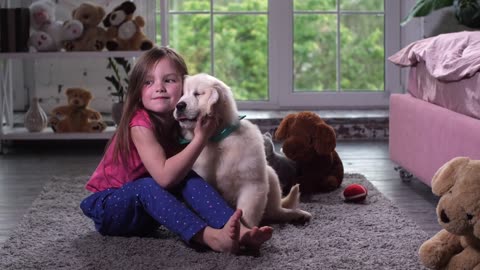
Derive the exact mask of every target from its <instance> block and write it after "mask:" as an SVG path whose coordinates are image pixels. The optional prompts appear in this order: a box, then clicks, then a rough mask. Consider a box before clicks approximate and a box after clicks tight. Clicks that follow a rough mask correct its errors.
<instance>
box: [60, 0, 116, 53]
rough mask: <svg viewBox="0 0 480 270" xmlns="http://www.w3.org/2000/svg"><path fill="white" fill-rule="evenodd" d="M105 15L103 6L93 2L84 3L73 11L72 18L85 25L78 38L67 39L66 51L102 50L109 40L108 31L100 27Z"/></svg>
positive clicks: (65, 43)
mask: <svg viewBox="0 0 480 270" xmlns="http://www.w3.org/2000/svg"><path fill="white" fill-rule="evenodd" d="M104 16H105V9H103V7H102V6H99V5H96V4H92V3H82V4H80V5H79V6H78V7H77V8H75V9H74V10H73V11H72V19H74V20H78V21H80V22H81V23H82V25H83V33H82V35H81V36H79V37H78V38H77V39H74V40H70V41H66V42H64V44H63V47H64V48H65V50H66V51H101V50H103V49H104V48H105V44H106V42H107V32H106V31H105V29H103V28H102V27H100V26H99V25H100V23H101V22H102V20H103V17H104Z"/></svg>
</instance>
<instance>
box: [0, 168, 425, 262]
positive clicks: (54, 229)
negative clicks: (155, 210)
mask: <svg viewBox="0 0 480 270" xmlns="http://www.w3.org/2000/svg"><path fill="white" fill-rule="evenodd" d="M86 181H87V177H86V176H85V177H77V178H73V179H72V178H58V177H57V178H54V179H52V180H51V181H50V182H48V183H47V184H46V186H45V187H44V189H43V191H42V192H41V194H40V195H39V197H38V198H37V199H36V200H35V201H34V202H33V205H32V207H31V209H29V211H28V212H27V214H25V216H24V217H23V219H22V221H21V222H20V224H19V226H18V227H17V228H16V229H15V230H14V231H13V232H12V234H11V236H10V237H9V239H8V240H6V242H5V243H4V244H3V247H2V248H1V250H0V269H222V270H223V269H375V270H377V269H423V268H422V267H421V266H420V264H419V261H418V256H417V250H418V247H419V246H420V245H421V243H423V242H424V241H425V240H426V239H427V238H428V236H427V234H426V233H425V232H424V231H421V230H420V229H419V227H418V226H417V225H416V224H415V223H414V222H413V221H412V220H410V219H409V218H407V217H406V216H405V214H403V213H402V212H401V211H400V210H399V209H398V208H397V207H396V206H395V205H393V203H392V202H391V201H389V200H388V199H387V198H385V197H384V196H383V195H382V194H381V193H379V192H378V190H376V189H375V188H374V187H373V186H372V184H371V183H369V182H368V181H367V180H366V179H365V177H364V176H362V175H360V174H346V177H345V180H344V183H343V184H342V187H341V188H339V189H337V190H336V191H334V192H331V193H328V194H319V195H315V196H313V197H312V198H310V199H309V200H308V202H303V203H302V204H301V208H303V209H305V210H307V211H310V212H311V213H312V214H313V220H312V221H311V222H310V223H307V224H305V225H298V224H297V225H292V224H283V225H280V224H274V225H273V227H274V230H275V231H274V235H273V237H272V239H271V240H270V241H268V242H267V243H265V245H264V246H263V247H262V249H261V250H260V253H259V254H242V255H230V254H219V253H215V252H212V251H209V250H203V251H199V250H197V249H193V248H191V247H188V246H186V245H185V244H184V243H183V242H182V241H181V240H180V239H179V238H178V237H176V236H175V235H173V234H171V233H169V232H168V231H166V230H164V229H162V228H160V229H159V230H158V232H157V233H156V234H155V235H153V236H151V237H147V238H138V237H131V238H126V237H104V236H101V235H100V234H98V233H97V232H96V231H95V229H94V226H93V222H91V221H90V220H89V219H87V218H86V217H84V216H83V214H82V212H81V210H80V208H79V203H80V201H81V200H82V199H83V198H84V197H85V196H87V194H88V192H87V191H85V189H84V184H85V183H86ZM354 182H356V183H360V184H363V185H364V186H366V187H367V188H368V190H369V194H368V198H367V200H366V201H365V202H364V203H363V204H353V203H345V202H344V201H343V197H342V191H343V189H344V187H345V186H346V185H347V184H349V183H354Z"/></svg>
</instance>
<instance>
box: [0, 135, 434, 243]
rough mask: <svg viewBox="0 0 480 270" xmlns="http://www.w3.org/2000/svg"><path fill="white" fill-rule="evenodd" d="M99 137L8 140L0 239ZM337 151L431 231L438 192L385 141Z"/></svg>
mask: <svg viewBox="0 0 480 270" xmlns="http://www.w3.org/2000/svg"><path fill="white" fill-rule="evenodd" d="M103 147H104V142H96V143H93V142H75V143H74V142H64V143H60V142H53V143H42V144H41V145H40V146H38V144H35V147H34V145H32V144H25V143H22V144H20V145H19V144H13V145H12V146H11V147H9V148H7V153H6V154H4V155H0V243H1V242H3V241H5V240H6V239H7V237H8V235H9V233H10V232H11V231H12V230H13V229H14V228H15V226H16V225H17V224H18V223H19V221H20V220H21V218H22V216H23V214H24V213H25V212H26V210H27V209H28V208H29V207H30V205H31V203H32V201H33V200H34V199H35V198H36V197H37V196H38V194H39V192H40V191H41V189H42V186H43V185H44V184H45V182H46V181H48V180H49V179H50V178H51V177H52V176H76V175H88V174H91V173H92V171H93V170H94V169H95V167H96V165H97V164H98V162H99V160H100V158H101V154H102V152H103ZM337 151H338V153H339V155H340V157H341V158H342V160H343V163H344V167H345V171H346V172H356V173H361V174H363V175H365V176H366V177H367V179H368V180H369V181H370V182H372V183H373V184H374V185H375V186H376V187H377V189H378V190H380V191H381V192H382V193H383V194H384V195H385V196H386V197H388V198H389V199H391V200H392V201H393V202H394V203H395V204H396V205H397V206H398V207H399V208H400V209H401V210H402V211H404V212H405V213H406V214H407V215H409V216H410V217H411V218H412V219H413V220H414V221H415V222H416V223H417V224H418V225H419V226H420V227H421V228H422V229H423V230H424V231H426V232H427V233H428V234H429V235H433V234H435V233H436V232H437V231H438V230H439V229H440V226H439V225H438V224H437V221H436V215H435V206H436V203H437V198H436V197H435V196H434V195H433V194H432V193H431V190H430V188H429V187H428V186H426V185H424V184H423V183H421V182H420V181H418V180H416V179H413V180H412V181H411V182H402V180H401V179H400V177H399V176H398V173H397V172H396V171H395V170H394V167H395V164H393V163H392V162H391V161H390V159H389V158H388V142H386V141H370V142H365V141H363V142H362V141H360V142H339V143H338V146H337Z"/></svg>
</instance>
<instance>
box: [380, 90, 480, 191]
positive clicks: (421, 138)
mask: <svg viewBox="0 0 480 270" xmlns="http://www.w3.org/2000/svg"><path fill="white" fill-rule="evenodd" d="M389 152H390V159H391V160H392V161H394V162H395V163H397V164H398V165H400V166H401V167H402V168H403V169H405V170H407V171H408V172H410V173H412V174H413V175H414V176H415V177H416V178H418V179H419V180H420V181H422V182H423V183H425V184H427V185H429V186H431V181H432V177H433V175H434V174H435V172H436V171H437V170H438V169H439V168H440V167H441V166H442V165H443V164H444V163H446V162H447V161H449V160H450V159H452V158H454V157H457V156H466V157H470V158H471V159H480V120H478V119H475V118H472V117H469V116H465V115H463V114H459V113H456V112H453V111H450V110H448V109H445V108H442V107H440V106H437V105H434V104H432V103H428V102H426V101H423V100H420V99H417V98H414V97H412V96H411V95H410V94H392V95H391V96H390V123H389ZM403 174H405V172H403ZM401 175H402V171H401Z"/></svg>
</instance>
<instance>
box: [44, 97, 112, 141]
mask: <svg viewBox="0 0 480 270" xmlns="http://www.w3.org/2000/svg"><path fill="white" fill-rule="evenodd" d="M65 94H66V95H67V98H68V105H66V106H60V107H56V108H54V109H53V110H52V115H51V117H50V119H49V123H50V125H51V127H52V129H53V131H55V132H59V133H60V132H102V131H104V130H105V128H106V127H107V125H106V124H105V123H104V122H103V121H102V120H101V119H102V115H101V114H100V113H99V112H97V111H95V110H93V109H91V108H89V107H88V104H89V103H90V101H91V100H92V99H93V95H92V93H90V91H88V90H86V89H83V88H69V89H67V91H66V92H65Z"/></svg>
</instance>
